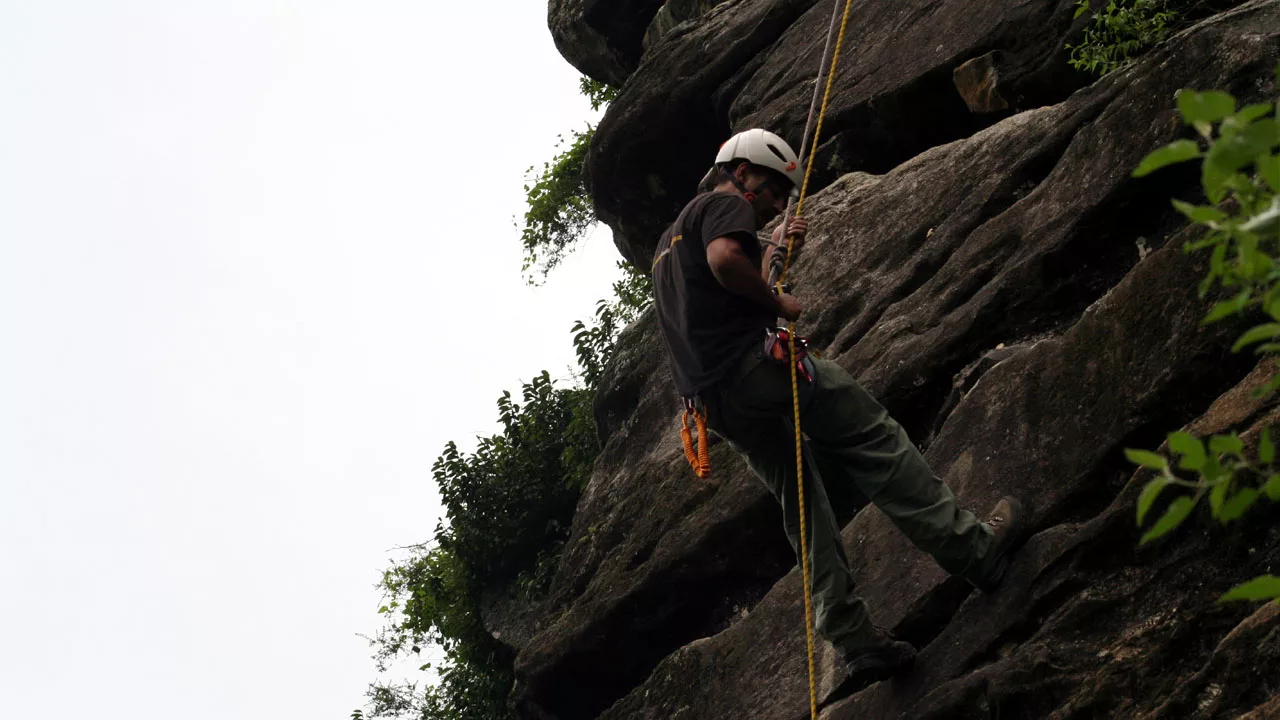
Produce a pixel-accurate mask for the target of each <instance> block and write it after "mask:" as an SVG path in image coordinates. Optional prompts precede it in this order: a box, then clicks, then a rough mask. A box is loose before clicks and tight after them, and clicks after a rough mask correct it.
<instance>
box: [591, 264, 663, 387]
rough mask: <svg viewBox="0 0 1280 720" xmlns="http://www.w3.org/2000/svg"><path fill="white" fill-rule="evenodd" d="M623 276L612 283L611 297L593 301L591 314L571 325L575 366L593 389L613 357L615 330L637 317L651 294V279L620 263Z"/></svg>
mask: <svg viewBox="0 0 1280 720" xmlns="http://www.w3.org/2000/svg"><path fill="white" fill-rule="evenodd" d="M618 269H620V270H622V271H623V273H624V276H623V278H622V279H621V280H619V281H618V282H616V283H614V284H613V296H614V300H613V301H610V300H608V299H603V300H599V301H597V302H596V312H595V317H594V318H593V319H592V320H588V321H584V320H579V321H577V322H576V323H574V324H573V330H572V331H571V332H573V346H574V348H575V349H576V351H577V354H578V368H579V370H580V371H581V375H582V379H583V381H584V382H585V383H586V384H587V386H588V387H592V388H594V387H595V386H596V383H597V382H598V381H599V379H600V375H601V374H602V373H603V372H604V369H605V367H606V366H607V365H608V364H609V360H610V359H611V358H612V357H613V346H614V343H615V342H616V341H617V339H618V333H620V332H622V329H623V328H625V327H626V326H627V325H628V324H630V323H631V322H632V321H633V320H635V319H636V318H637V317H639V316H640V313H641V312H643V311H644V309H645V308H646V307H648V306H649V302H650V299H651V298H652V296H653V281H652V280H651V279H650V277H649V276H648V275H647V274H645V273H643V272H641V271H639V270H637V269H635V267H633V266H631V265H629V264H627V263H624V262H620V263H618Z"/></svg>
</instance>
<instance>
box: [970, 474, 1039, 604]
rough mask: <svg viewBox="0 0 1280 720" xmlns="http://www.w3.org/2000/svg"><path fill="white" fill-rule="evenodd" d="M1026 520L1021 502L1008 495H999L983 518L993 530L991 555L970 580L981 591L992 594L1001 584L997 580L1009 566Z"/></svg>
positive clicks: (1019, 543)
mask: <svg viewBox="0 0 1280 720" xmlns="http://www.w3.org/2000/svg"><path fill="white" fill-rule="evenodd" d="M1025 519H1026V516H1025V514H1024V513H1023V511H1022V503H1020V502H1018V500H1017V499H1016V498H1012V497H1009V496H1007V495H1006V496H1005V497H1003V498H1000V502H998V503H996V506H995V507H994V508H992V509H991V514H990V515H988V516H987V519H986V521H985V522H986V524H987V525H990V526H991V529H992V530H994V531H995V532H994V533H993V534H992V536H991V549H990V551H989V553H990V555H991V557H990V558H989V559H988V560H987V562H988V565H987V570H986V572H984V573H983V574H982V577H981V578H979V579H978V580H977V581H976V582H974V583H973V584H974V585H976V586H977V587H978V589H979V590H981V591H982V592H984V593H993V592H995V591H996V588H998V587H1000V581H1001V580H1003V579H1004V573H1005V571H1006V570H1008V569H1009V558H1010V557H1012V556H1013V552H1014V551H1015V550H1017V549H1018V546H1019V545H1021V544H1022V535H1023V530H1024V528H1023V523H1024V520H1025Z"/></svg>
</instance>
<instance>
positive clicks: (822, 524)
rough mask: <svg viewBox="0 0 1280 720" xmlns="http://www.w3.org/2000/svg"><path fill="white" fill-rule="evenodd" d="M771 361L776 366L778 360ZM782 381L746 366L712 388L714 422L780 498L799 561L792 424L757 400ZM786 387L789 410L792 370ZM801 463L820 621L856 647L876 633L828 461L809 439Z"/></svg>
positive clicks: (823, 630) (821, 627) (837, 640)
mask: <svg viewBox="0 0 1280 720" xmlns="http://www.w3.org/2000/svg"><path fill="white" fill-rule="evenodd" d="M748 364H750V363H748ZM770 367H771V368H772V369H775V370H776V366H770ZM784 369H785V368H784ZM776 383H777V377H776V373H769V372H764V373H755V372H745V373H742V374H740V375H739V376H737V377H735V378H734V379H733V381H732V382H731V383H728V384H726V385H725V386H723V387H722V388H721V390H720V391H719V392H716V393H712V394H711V397H710V398H709V402H708V410H709V412H708V415H709V417H708V423H709V424H710V425H711V426H712V428H713V429H714V430H715V431H716V432H717V433H719V434H721V435H723V436H725V437H726V439H728V440H729V441H730V444H731V445H732V446H733V447H734V449H735V450H737V451H738V452H740V453H741V454H742V455H743V456H744V457H745V458H746V461H747V464H748V466H749V467H750V468H751V469H752V471H753V472H755V474H756V475H757V476H758V477H759V478H760V480H761V481H762V482H763V483H764V484H765V487H767V488H768V490H769V492H770V493H771V494H772V495H773V496H774V498H775V499H776V500H777V501H778V503H779V505H781V507H782V518H783V529H784V530H785V531H786V534H787V539H788V540H789V541H790V542H791V547H792V549H793V550H794V551H795V553H796V562H797V563H798V562H799V561H800V512H799V489H798V486H797V483H796V453H795V434H794V430H793V426H792V424H791V420H790V418H789V417H785V416H783V415H782V413H781V411H780V410H778V409H772V410H768V411H765V412H761V406H759V405H755V401H760V400H768V399H769V398H770V397H771V396H773V395H775V394H776V389H775V388H774V387H773V385H775V384H776ZM786 388H787V404H786V411H787V413H788V414H790V407H791V405H790V378H789V376H788V377H787V380H786ZM807 444H808V443H807V441H806V442H805V445H806V446H807ZM802 466H803V468H804V477H805V491H804V495H805V498H804V499H805V523H806V526H807V530H808V538H807V540H808V545H809V568H810V573H811V576H810V587H811V589H812V593H813V608H814V627H815V629H816V630H817V632H818V634H819V635H821V636H822V637H825V638H826V639H827V640H829V641H830V642H831V643H832V644H833V645H835V646H836V647H838V648H846V649H848V648H854V647H857V646H858V645H859V644H861V643H862V641H863V639H864V638H866V637H867V636H868V635H869V634H870V633H871V630H872V626H871V619H870V616H869V615H868V612H867V607H866V604H865V603H864V602H863V601H862V599H861V598H860V597H858V595H857V591H856V587H855V585H854V581H853V574H852V572H850V570H849V560H848V557H847V556H846V555H845V552H844V544H843V542H842V540H841V537H840V530H841V527H842V525H841V523H840V522H839V521H838V519H837V517H836V513H835V512H834V511H833V508H832V505H831V503H830V501H829V499H828V496H827V491H826V487H825V483H824V482H823V479H822V476H821V473H820V468H821V467H822V466H823V465H822V463H820V462H819V461H817V459H815V457H814V455H813V453H812V452H809V451H808V448H807V447H806V451H805V457H804V462H803V464H802ZM837 467H838V466H837ZM846 495H848V494H847V493H846Z"/></svg>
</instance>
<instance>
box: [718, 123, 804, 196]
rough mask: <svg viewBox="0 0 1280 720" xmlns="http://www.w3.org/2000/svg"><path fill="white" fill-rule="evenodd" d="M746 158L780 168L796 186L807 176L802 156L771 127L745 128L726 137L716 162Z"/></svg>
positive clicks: (772, 168)
mask: <svg viewBox="0 0 1280 720" xmlns="http://www.w3.org/2000/svg"><path fill="white" fill-rule="evenodd" d="M734 160H746V161H747V162H749V163H751V164H752V165H759V166H761V167H767V168H769V169H770V170H777V171H778V172H780V173H782V174H783V175H784V176H785V177H786V178H787V179H788V180H790V181H791V184H792V186H794V187H795V188H799V187H800V183H801V181H803V180H804V171H803V168H801V167H800V158H799V157H797V156H796V153H795V151H794V150H792V149H791V146H790V145H788V144H787V141H786V140H783V139H782V138H780V137H778V136H777V135H774V134H773V133H771V132H769V131H768V130H762V129H760V128H752V129H751V130H743V131H742V132H740V133H738V134H737V135H734V136H733V137H731V138H729V139H728V140H726V141H725V143H724V145H721V146H720V152H719V153H717V154H716V164H717V165H720V164H722V163H728V162H733V161H734Z"/></svg>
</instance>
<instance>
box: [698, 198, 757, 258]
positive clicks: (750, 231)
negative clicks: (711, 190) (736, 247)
mask: <svg viewBox="0 0 1280 720" xmlns="http://www.w3.org/2000/svg"><path fill="white" fill-rule="evenodd" d="M722 237H728V238H733V239H735V240H737V241H738V242H740V243H742V244H743V246H744V247H746V248H755V247H757V243H758V241H757V240H756V217H755V213H754V212H752V210H751V205H749V204H748V203H747V201H746V200H744V199H742V198H740V197H738V196H737V195H715V196H713V197H710V198H707V204H706V206H705V208H704V209H703V212H702V246H703V247H706V246H708V245H710V244H711V241H712V240H715V239H716V238H722Z"/></svg>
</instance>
